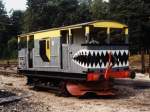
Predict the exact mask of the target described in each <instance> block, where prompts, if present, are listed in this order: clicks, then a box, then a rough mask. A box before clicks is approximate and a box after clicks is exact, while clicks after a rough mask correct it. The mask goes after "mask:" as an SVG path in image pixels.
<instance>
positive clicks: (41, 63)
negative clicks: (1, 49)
mask: <svg viewBox="0 0 150 112" xmlns="http://www.w3.org/2000/svg"><path fill="white" fill-rule="evenodd" d="M128 39H129V38H128V26H127V25H125V24H122V23H119V22H115V21H109V20H97V21H91V22H87V23H81V24H76V25H70V26H63V27H59V28H51V29H47V30H41V31H36V32H31V33H26V34H21V35H19V36H18V71H19V72H20V73H23V74H24V75H25V76H26V77H27V84H29V85H33V86H35V87H36V86H37V87H38V86H39V87H48V88H50V89H55V90H59V91H60V94H70V95H73V96H82V95H85V94H87V93H95V94H96V95H114V94H115V93H114V92H113V89H112V88H113V82H112V80H111V79H115V78H134V77H135V73H134V72H132V71H131V70H130V69H129V41H128Z"/></svg>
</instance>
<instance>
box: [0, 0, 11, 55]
mask: <svg viewBox="0 0 150 112" xmlns="http://www.w3.org/2000/svg"><path fill="white" fill-rule="evenodd" d="M10 25H11V23H10V20H9V18H8V16H7V13H6V11H5V8H4V5H3V3H2V1H0V51H1V55H0V58H1V57H4V56H5V55H6V53H5V52H3V51H4V50H3V49H5V47H6V46H7V41H8V39H9V35H8V34H9V29H10Z"/></svg>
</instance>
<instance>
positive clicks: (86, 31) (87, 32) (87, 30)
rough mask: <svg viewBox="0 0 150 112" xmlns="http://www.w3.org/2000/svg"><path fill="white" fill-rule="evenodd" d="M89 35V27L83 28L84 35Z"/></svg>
mask: <svg viewBox="0 0 150 112" xmlns="http://www.w3.org/2000/svg"><path fill="white" fill-rule="evenodd" d="M89 33H90V27H89V26H86V27H85V34H89Z"/></svg>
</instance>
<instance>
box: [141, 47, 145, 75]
mask: <svg viewBox="0 0 150 112" xmlns="http://www.w3.org/2000/svg"><path fill="white" fill-rule="evenodd" d="M141 65H142V73H145V57H144V48H142V49H141Z"/></svg>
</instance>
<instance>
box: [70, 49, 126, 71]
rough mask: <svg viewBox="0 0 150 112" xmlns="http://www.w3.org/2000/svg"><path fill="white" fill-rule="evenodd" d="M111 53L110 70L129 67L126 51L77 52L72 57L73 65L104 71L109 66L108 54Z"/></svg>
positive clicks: (84, 50)
mask: <svg viewBox="0 0 150 112" xmlns="http://www.w3.org/2000/svg"><path fill="white" fill-rule="evenodd" d="M110 53H111V65H112V68H118V67H128V66H129V61H128V57H129V51H128V50H86V49H83V50H79V51H78V52H77V53H75V54H74V56H73V61H74V63H76V64H78V65H79V66H81V67H83V68H93V69H94V68H99V69H105V68H107V65H108V64H109V54H110Z"/></svg>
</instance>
